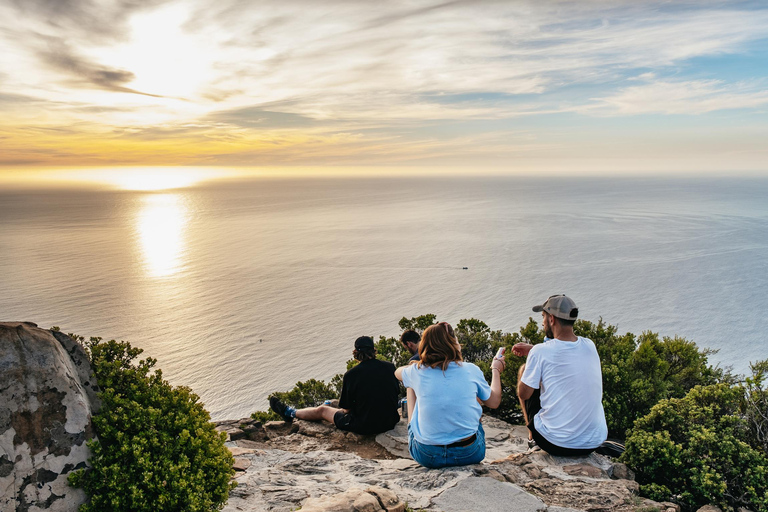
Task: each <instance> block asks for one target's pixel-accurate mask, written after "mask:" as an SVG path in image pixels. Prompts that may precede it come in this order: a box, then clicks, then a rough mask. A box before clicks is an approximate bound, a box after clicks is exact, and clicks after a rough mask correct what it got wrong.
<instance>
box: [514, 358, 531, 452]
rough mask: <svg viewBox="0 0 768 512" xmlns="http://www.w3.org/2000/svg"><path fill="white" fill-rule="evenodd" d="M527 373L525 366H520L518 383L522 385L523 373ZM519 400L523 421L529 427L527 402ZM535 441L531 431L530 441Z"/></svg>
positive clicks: (529, 433)
mask: <svg viewBox="0 0 768 512" xmlns="http://www.w3.org/2000/svg"><path fill="white" fill-rule="evenodd" d="M524 371H525V364H523V365H522V366H520V369H519V370H518V371H517V383H518V384H520V379H522V378H523V372H524ZM517 400H518V401H519V402H520V409H521V410H522V411H523V421H525V426H526V427H527V426H528V413H527V412H526V410H525V400H523V399H522V398H520V397H519V396H518V397H517ZM531 439H533V434H531V431H530V430H529V431H528V440H529V441H530V440H531Z"/></svg>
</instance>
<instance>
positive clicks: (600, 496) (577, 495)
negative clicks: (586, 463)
mask: <svg viewBox="0 0 768 512" xmlns="http://www.w3.org/2000/svg"><path fill="white" fill-rule="evenodd" d="M522 487H523V489H525V490H527V491H528V492H531V493H533V494H535V495H536V496H538V497H540V498H541V499H542V500H544V501H545V502H546V503H547V504H548V505H555V506H560V507H570V508H575V509H579V510H589V511H595V512H597V511H618V510H631V509H633V508H631V507H630V508H627V507H628V505H627V504H628V503H632V501H633V500H632V499H633V497H634V495H635V494H637V491H638V490H639V487H640V486H639V485H638V484H637V482H633V481H630V480H595V479H591V481H588V482H586V481H581V480H575V479H572V480H560V479H557V478H545V479H540V480H534V481H532V482H529V483H527V484H524V485H523V486H522Z"/></svg>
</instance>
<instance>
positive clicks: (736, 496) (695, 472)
mask: <svg viewBox="0 0 768 512" xmlns="http://www.w3.org/2000/svg"><path fill="white" fill-rule="evenodd" d="M743 396H744V389H743V388H742V387H740V386H732V385H730V384H727V383H721V384H715V385H710V386H697V387H695V388H693V389H692V390H691V391H689V392H688V394H687V395H685V397H683V398H673V399H668V400H662V401H661V402H659V403H658V404H657V405H655V406H654V407H653V408H652V409H651V411H650V413H649V414H648V415H646V416H644V417H642V418H640V419H639V420H637V422H636V423H635V426H634V428H633V429H632V430H631V431H630V433H629V436H628V438H627V440H626V448H627V450H626V452H625V453H624V455H623V456H622V460H623V461H624V462H626V463H627V465H629V466H630V467H631V468H632V469H633V470H634V471H635V472H636V479H637V481H638V482H639V483H640V484H641V487H640V490H641V493H642V494H643V495H645V496H648V497H650V498H652V499H656V500H659V501H670V500H673V501H677V502H679V503H680V504H681V505H682V506H683V507H684V508H685V509H686V510H694V509H695V508H698V507H701V506H703V505H706V504H708V503H713V504H716V505H718V506H720V507H723V508H737V507H741V506H743V507H747V508H750V509H752V510H757V511H765V510H768V457H766V454H765V452H763V451H762V450H759V449H756V448H755V447H753V446H750V444H749V435H750V432H749V426H748V424H747V422H746V420H745V418H744V416H743V415H742V414H741V411H740V408H741V404H742V398H743Z"/></svg>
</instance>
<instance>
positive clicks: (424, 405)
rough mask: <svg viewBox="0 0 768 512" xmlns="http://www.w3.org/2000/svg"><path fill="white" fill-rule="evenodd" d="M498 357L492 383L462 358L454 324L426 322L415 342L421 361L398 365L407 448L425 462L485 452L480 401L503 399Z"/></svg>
mask: <svg viewBox="0 0 768 512" xmlns="http://www.w3.org/2000/svg"><path fill="white" fill-rule="evenodd" d="M503 369H504V361H503V360H502V359H494V360H493V363H492V364H491V373H492V374H493V377H492V379H491V385H490V386H489V385H488V383H487V382H486V380H485V377H484V376H483V372H482V371H481V370H480V368H478V367H477V366H475V365H474V364H472V363H467V362H463V359H462V357H461V345H459V342H458V340H457V339H456V335H455V334H454V332H453V328H452V327H451V326H450V325H449V324H448V323H446V322H440V323H439V324H436V325H432V326H429V327H427V329H426V330H425V331H424V334H423V335H422V337H421V343H419V361H418V362H416V363H413V364H410V365H408V366H402V367H400V368H398V369H397V371H396V372H395V376H396V377H397V378H398V379H400V380H402V381H403V385H404V386H405V387H406V388H407V392H408V418H409V419H410V423H409V424H408V451H409V452H410V453H411V456H412V457H413V460H415V461H416V462H418V463H419V464H421V465H422V466H424V467H428V468H441V467H445V466H463V465H466V464H476V463H478V462H480V461H482V460H483V459H484V458H485V432H484V431H483V425H482V424H481V423H480V417H481V416H482V414H483V408H482V406H481V404H484V405H486V406H488V407H490V408H492V409H495V408H496V407H498V406H499V404H500V403H501V375H500V374H501V371H502V370H503Z"/></svg>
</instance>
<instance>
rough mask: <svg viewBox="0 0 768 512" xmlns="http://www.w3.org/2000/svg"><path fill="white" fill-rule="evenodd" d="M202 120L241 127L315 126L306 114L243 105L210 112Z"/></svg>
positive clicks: (315, 123) (313, 121)
mask: <svg viewBox="0 0 768 512" xmlns="http://www.w3.org/2000/svg"><path fill="white" fill-rule="evenodd" d="M203 121H210V122H213V123H222V124H229V125H233V126H238V127H241V128H261V129H274V128H300V127H310V126H316V125H317V122H316V121H315V120H314V119H312V118H309V117H307V116H302V115H299V114H291V113H287V112H273V111H269V110H264V109H262V108H260V107H245V108H239V109H234V110H225V111H219V112H215V113H212V114H210V115H209V116H207V117H206V118H205V119H204V120H203Z"/></svg>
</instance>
